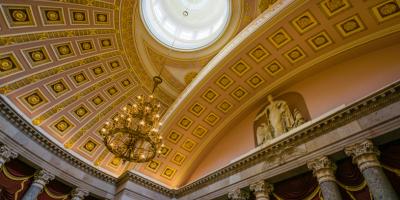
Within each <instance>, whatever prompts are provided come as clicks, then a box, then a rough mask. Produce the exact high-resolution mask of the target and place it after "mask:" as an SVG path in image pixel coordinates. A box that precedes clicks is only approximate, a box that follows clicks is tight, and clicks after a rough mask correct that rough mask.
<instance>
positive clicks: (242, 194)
mask: <svg viewBox="0 0 400 200" xmlns="http://www.w3.org/2000/svg"><path fill="white" fill-rule="evenodd" d="M228 198H229V199H232V200H247V199H249V198H250V194H249V193H248V192H247V191H244V190H242V189H240V188H238V189H235V190H233V191H230V192H229V193H228Z"/></svg>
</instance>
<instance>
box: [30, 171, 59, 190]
mask: <svg viewBox="0 0 400 200" xmlns="http://www.w3.org/2000/svg"><path fill="white" fill-rule="evenodd" d="M33 177H34V181H33V184H34V185H36V186H38V187H40V188H41V189H43V187H44V186H45V185H46V184H47V183H49V182H50V181H51V180H53V179H54V178H55V176H54V175H53V174H51V173H50V172H48V171H46V170H43V169H42V170H40V171H37V172H36V173H35V175H34V176H33Z"/></svg>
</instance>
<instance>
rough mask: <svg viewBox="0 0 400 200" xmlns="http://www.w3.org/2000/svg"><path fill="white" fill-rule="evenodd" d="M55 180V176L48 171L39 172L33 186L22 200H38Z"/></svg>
mask: <svg viewBox="0 0 400 200" xmlns="http://www.w3.org/2000/svg"><path fill="white" fill-rule="evenodd" d="M54 178H55V177H54V175H53V174H51V173H50V172H48V171H46V170H40V171H37V172H36V173H35V175H34V181H33V183H32V185H31V186H30V187H29V189H28V191H26V193H25V194H24V196H23V197H22V200H36V198H37V197H38V196H39V194H40V192H41V191H42V190H43V188H44V186H45V185H46V184H47V183H49V182H50V181H51V180H53V179H54Z"/></svg>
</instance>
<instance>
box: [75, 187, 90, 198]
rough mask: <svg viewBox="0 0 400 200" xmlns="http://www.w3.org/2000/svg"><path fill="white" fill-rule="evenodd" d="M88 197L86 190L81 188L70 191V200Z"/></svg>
mask: <svg viewBox="0 0 400 200" xmlns="http://www.w3.org/2000/svg"><path fill="white" fill-rule="evenodd" d="M88 195H89V192H88V191H87V190H84V189H81V188H75V189H74V190H72V191H71V200H83V199H85V197H86V196H88Z"/></svg>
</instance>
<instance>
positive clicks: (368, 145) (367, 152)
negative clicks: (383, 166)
mask: <svg viewBox="0 0 400 200" xmlns="http://www.w3.org/2000/svg"><path fill="white" fill-rule="evenodd" d="M344 152H345V154H346V155H347V156H351V157H352V158H353V163H356V164H357V165H358V168H359V169H360V171H364V170H365V169H367V168H370V167H380V163H379V160H378V156H379V154H380V152H379V150H378V149H376V147H375V146H374V144H373V143H372V142H371V141H370V140H365V141H364V142H361V143H357V144H354V145H351V146H348V147H346V148H345V149H344Z"/></svg>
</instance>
